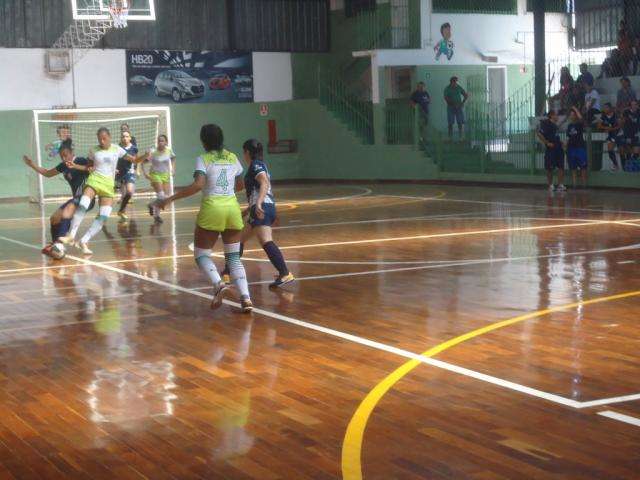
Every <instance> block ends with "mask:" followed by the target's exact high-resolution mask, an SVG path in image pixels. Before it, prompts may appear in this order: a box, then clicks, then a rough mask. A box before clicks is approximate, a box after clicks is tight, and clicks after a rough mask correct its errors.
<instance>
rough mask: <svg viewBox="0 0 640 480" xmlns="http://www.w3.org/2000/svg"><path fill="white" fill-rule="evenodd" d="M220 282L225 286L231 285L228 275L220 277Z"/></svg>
mask: <svg viewBox="0 0 640 480" xmlns="http://www.w3.org/2000/svg"><path fill="white" fill-rule="evenodd" d="M222 281H223V282H224V283H225V285H231V277H230V276H229V274H228V273H225V274H224V275H222Z"/></svg>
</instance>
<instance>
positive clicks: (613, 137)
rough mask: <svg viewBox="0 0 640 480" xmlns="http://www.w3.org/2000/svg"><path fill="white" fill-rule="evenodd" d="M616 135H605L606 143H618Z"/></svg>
mask: <svg viewBox="0 0 640 480" xmlns="http://www.w3.org/2000/svg"><path fill="white" fill-rule="evenodd" d="M618 138H620V137H618V135H611V134H609V135H607V143H615V144H616V145H617V144H618Z"/></svg>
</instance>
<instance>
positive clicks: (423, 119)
mask: <svg viewBox="0 0 640 480" xmlns="http://www.w3.org/2000/svg"><path fill="white" fill-rule="evenodd" d="M430 103H431V96H430V95H429V92H427V91H426V90H425V84H424V82H418V85H417V87H416V90H415V91H414V92H413V93H412V94H411V105H412V106H413V107H414V108H416V107H418V112H419V114H420V115H419V117H418V118H419V119H420V135H421V137H422V138H423V139H424V138H425V129H426V127H427V125H428V124H429V104H430Z"/></svg>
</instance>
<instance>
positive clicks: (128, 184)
mask: <svg viewBox="0 0 640 480" xmlns="http://www.w3.org/2000/svg"><path fill="white" fill-rule="evenodd" d="M120 146H121V147H122V148H123V150H124V151H125V152H127V154H128V155H131V156H132V157H136V156H137V155H138V147H137V146H136V145H135V144H134V143H133V139H132V138H131V133H130V132H129V131H124V132H122V136H121V137H120ZM136 178H137V175H136V165H135V164H134V163H132V162H130V161H129V160H127V159H126V158H121V159H120V160H118V165H117V167H116V185H117V186H119V187H120V193H121V195H122V197H121V200H120V209H119V210H118V216H119V217H120V221H122V222H126V221H127V220H128V217H127V215H126V213H125V212H126V210H127V205H128V204H129V200H131V197H132V196H133V194H134V193H135V191H136Z"/></svg>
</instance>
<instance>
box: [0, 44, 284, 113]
mask: <svg viewBox="0 0 640 480" xmlns="http://www.w3.org/2000/svg"><path fill="white" fill-rule="evenodd" d="M45 53H46V51H45V50H43V49H35V48H34V49H27V48H0V65H2V66H3V70H2V74H1V75H0V110H31V109H38V108H41V109H48V108H52V107H58V106H72V105H73V102H74V95H73V88H74V84H75V93H76V95H75V101H76V107H77V108H88V107H123V106H126V105H127V78H126V63H125V62H126V59H125V56H126V55H125V50H89V51H87V52H86V55H84V56H83V57H82V58H81V59H80V60H79V62H78V63H77V64H76V67H75V72H74V75H73V76H72V75H71V73H69V74H66V75H64V76H61V77H51V76H49V75H47V74H46V73H45V69H44V64H45V63H44V62H45ZM253 73H254V96H255V101H256V102H271V101H280V100H291V99H292V98H293V80H292V72H291V55H290V54H288V53H254V54H253Z"/></svg>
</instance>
